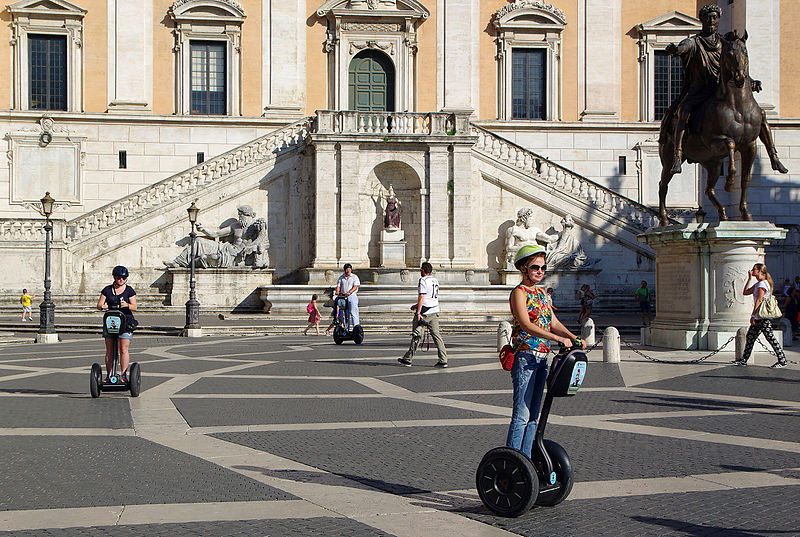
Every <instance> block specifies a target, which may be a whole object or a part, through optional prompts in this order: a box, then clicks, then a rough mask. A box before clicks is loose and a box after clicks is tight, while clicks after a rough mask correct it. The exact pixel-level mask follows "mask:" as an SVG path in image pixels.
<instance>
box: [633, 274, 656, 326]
mask: <svg viewBox="0 0 800 537" xmlns="http://www.w3.org/2000/svg"><path fill="white" fill-rule="evenodd" d="M633 296H634V297H635V298H636V301H637V302H639V312H640V313H641V315H642V326H649V325H650V324H651V323H652V322H653V308H652V305H651V304H650V300H651V295H650V289H649V288H648V287H647V282H646V281H645V280H642V285H641V287H639V288H638V289H637V290H636V291H634V293H633Z"/></svg>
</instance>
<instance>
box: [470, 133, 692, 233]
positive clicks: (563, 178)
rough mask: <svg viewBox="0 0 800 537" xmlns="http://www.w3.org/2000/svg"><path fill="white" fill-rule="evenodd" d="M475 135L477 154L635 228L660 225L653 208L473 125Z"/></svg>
mask: <svg viewBox="0 0 800 537" xmlns="http://www.w3.org/2000/svg"><path fill="white" fill-rule="evenodd" d="M472 133H473V134H475V135H477V136H478V141H477V143H476V144H475V146H474V149H475V150H477V151H480V152H482V153H485V154H488V155H491V156H492V157H494V158H496V159H497V160H500V161H501V162H503V163H505V164H508V165H509V166H511V167H513V168H516V169H518V170H520V171H521V172H523V173H525V174H526V175H529V176H533V177H536V178H539V179H540V180H542V181H544V182H546V183H548V184H550V185H551V186H553V187H554V188H556V189H558V190H560V191H561V192H566V193H568V194H571V195H572V196H575V197H577V198H579V199H581V200H583V201H585V202H587V203H588V204H590V205H592V206H594V207H596V208H598V209H601V210H604V211H606V212H608V213H610V214H612V215H614V216H616V217H618V218H621V219H623V220H624V221H626V222H627V223H628V224H629V225H631V226H633V227H634V228H636V229H639V230H641V231H644V230H646V229H647V228H649V227H652V226H655V225H658V211H656V210H655V209H653V208H650V207H647V206H646V205H643V204H641V203H639V202H637V201H634V200H632V199H630V198H628V197H625V196H623V195H621V194H618V193H617V192H614V191H613V190H611V189H610V188H607V187H605V186H603V185H600V184H598V183H595V182H594V181H592V180H590V179H587V178H586V177H583V176H582V175H580V174H578V173H575V172H573V171H572V170H569V169H567V168H565V167H563V166H560V165H558V164H556V163H555V162H553V161H552V160H550V159H548V158H546V157H543V156H541V155H538V154H536V153H534V152H533V151H531V150H529V149H526V148H524V147H522V146H519V145H517V144H515V143H514V142H512V141H510V140H507V139H506V138H503V137H502V136H498V135H497V134H495V133H493V132H491V131H489V130H487V129H484V128H483V127H480V126H478V125H475V124H474V123H473V124H472ZM674 223H678V221H677V220H675V221H674Z"/></svg>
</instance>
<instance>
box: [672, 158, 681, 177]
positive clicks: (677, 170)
mask: <svg viewBox="0 0 800 537" xmlns="http://www.w3.org/2000/svg"><path fill="white" fill-rule="evenodd" d="M670 173H672V175H675V174H676V173H681V161H680V160H676V161H675V164H673V165H672V169H671V170H670Z"/></svg>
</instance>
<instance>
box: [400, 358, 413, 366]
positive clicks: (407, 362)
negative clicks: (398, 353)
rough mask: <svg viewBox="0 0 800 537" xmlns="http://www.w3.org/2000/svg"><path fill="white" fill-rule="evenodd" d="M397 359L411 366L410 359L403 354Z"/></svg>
mask: <svg viewBox="0 0 800 537" xmlns="http://www.w3.org/2000/svg"><path fill="white" fill-rule="evenodd" d="M397 361H398V362H400V363H401V364H402V365H404V366H406V367H411V360H409V359H408V358H406V357H405V356H403V357H402V358H398V359H397Z"/></svg>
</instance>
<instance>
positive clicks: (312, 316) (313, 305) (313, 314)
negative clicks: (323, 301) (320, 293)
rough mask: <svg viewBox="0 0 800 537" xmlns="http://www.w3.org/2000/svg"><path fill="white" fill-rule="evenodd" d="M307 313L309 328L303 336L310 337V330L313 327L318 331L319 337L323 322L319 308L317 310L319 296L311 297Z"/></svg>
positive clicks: (307, 327) (304, 331)
mask: <svg viewBox="0 0 800 537" xmlns="http://www.w3.org/2000/svg"><path fill="white" fill-rule="evenodd" d="M306 311H307V312H308V326H306V329H305V330H303V335H304V336H307V335H308V330H309V329H310V328H311V327H312V326H313V327H314V328H316V330H317V335H319V322H320V320H322V314H320V312H319V308H317V295H316V294H313V295H311V302H309V303H308V306H306Z"/></svg>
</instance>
